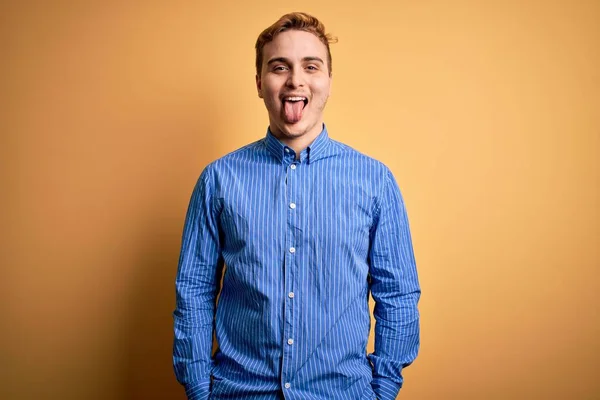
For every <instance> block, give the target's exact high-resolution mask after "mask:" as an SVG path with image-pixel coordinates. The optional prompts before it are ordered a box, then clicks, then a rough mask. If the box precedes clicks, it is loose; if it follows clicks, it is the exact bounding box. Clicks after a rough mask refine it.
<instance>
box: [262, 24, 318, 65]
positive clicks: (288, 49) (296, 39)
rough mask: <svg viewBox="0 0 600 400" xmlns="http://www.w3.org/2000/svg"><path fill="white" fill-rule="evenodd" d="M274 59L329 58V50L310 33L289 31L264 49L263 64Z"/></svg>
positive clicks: (277, 37) (279, 35) (281, 34)
mask: <svg viewBox="0 0 600 400" xmlns="http://www.w3.org/2000/svg"><path fill="white" fill-rule="evenodd" d="M273 57H285V58H289V59H290V60H300V59H302V58H304V57H319V58H321V59H322V60H325V59H326V58H327V48H326V47H325V45H324V44H323V43H322V42H321V41H320V40H319V38H318V37H316V36H315V35H313V34H312V33H310V32H305V31H298V30H289V31H285V32H281V33H279V34H278V35H277V36H275V38H274V39H273V40H272V41H271V42H269V43H267V44H266V45H265V47H264V48H263V64H264V63H267V62H268V61H269V59H271V58H273Z"/></svg>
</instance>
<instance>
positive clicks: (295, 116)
mask: <svg viewBox="0 0 600 400" xmlns="http://www.w3.org/2000/svg"><path fill="white" fill-rule="evenodd" d="M283 107H284V113H285V119H286V121H287V122H288V123H289V124H295V123H296V122H298V121H300V119H301V118H302V111H303V110H304V102H303V101H284V102H283Z"/></svg>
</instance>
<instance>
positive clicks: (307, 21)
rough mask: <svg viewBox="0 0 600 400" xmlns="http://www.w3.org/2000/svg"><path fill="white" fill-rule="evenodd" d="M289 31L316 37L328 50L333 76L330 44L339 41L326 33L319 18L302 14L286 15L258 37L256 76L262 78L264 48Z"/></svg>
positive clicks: (329, 69)
mask: <svg viewBox="0 0 600 400" xmlns="http://www.w3.org/2000/svg"><path fill="white" fill-rule="evenodd" d="M289 30H297V31H305V32H310V33H312V34H313V35H315V36H316V37H317V38H318V39H319V40H320V41H321V43H323V45H324V46H325V48H326V49H327V69H328V72H329V75H330V76H331V61H332V60H331V51H330V49H329V44H330V43H336V42H337V39H336V38H335V37H334V36H332V35H330V34H328V33H325V25H323V24H322V23H321V21H319V20H318V19H317V18H315V17H313V16H312V15H309V14H306V13H302V12H294V13H289V14H285V15H284V16H282V17H281V18H279V19H278V20H277V21H276V22H275V23H274V24H273V25H271V26H269V27H268V28H267V29H265V30H264V31H262V33H261V34H260V35H259V36H258V39H257V40H256V46H255V48H256V75H258V76H260V74H261V72H262V64H263V56H264V54H263V48H264V47H265V45H266V44H267V43H269V42H272V41H273V39H274V38H275V36H277V35H278V34H280V33H281V32H285V31H289Z"/></svg>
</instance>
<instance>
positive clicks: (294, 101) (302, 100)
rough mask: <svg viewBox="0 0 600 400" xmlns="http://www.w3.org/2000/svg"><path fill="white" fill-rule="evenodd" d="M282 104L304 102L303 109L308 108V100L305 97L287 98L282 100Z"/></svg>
mask: <svg viewBox="0 0 600 400" xmlns="http://www.w3.org/2000/svg"><path fill="white" fill-rule="evenodd" d="M281 102H282V103H283V104H284V105H285V103H286V102H290V103H299V102H302V103H303V106H302V108H304V107H306V105H307V104H308V99H307V98H306V97H304V96H285V97H283V98H282V99H281Z"/></svg>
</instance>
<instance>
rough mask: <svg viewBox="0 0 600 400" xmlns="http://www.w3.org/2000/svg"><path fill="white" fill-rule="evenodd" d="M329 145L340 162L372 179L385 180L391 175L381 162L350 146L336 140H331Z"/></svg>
mask: <svg viewBox="0 0 600 400" xmlns="http://www.w3.org/2000/svg"><path fill="white" fill-rule="evenodd" d="M331 145H332V146H334V148H335V153H336V155H337V156H338V157H339V158H340V160H341V162H343V163H345V164H346V165H348V166H350V167H353V168H355V169H357V171H356V172H360V171H359V170H362V171H365V172H366V173H368V174H369V175H370V176H371V177H373V178H379V179H386V178H387V177H388V175H390V174H391V171H390V169H389V168H388V166H387V165H386V164H384V163H383V162H382V161H380V160H378V159H376V158H374V157H372V156H369V155H367V154H365V153H363V152H361V151H359V150H357V149H355V148H354V147H352V146H349V145H347V144H345V143H342V142H339V141H337V140H333V139H332V140H331Z"/></svg>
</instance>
